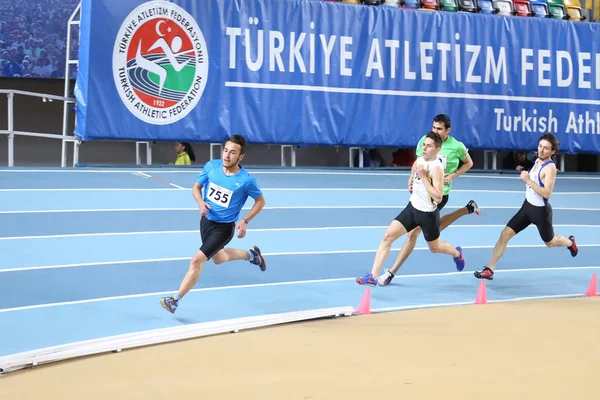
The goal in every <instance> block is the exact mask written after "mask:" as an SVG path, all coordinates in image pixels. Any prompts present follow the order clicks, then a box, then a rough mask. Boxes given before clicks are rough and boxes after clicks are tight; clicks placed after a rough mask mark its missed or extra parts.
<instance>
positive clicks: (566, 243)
mask: <svg viewBox="0 0 600 400" xmlns="http://www.w3.org/2000/svg"><path fill="white" fill-rule="evenodd" d="M544 243H546V246H548V247H571V246H573V241H572V240H569V239H567V238H566V237H564V236H560V235H556V236H554V237H553V238H552V240H551V241H549V242H544Z"/></svg>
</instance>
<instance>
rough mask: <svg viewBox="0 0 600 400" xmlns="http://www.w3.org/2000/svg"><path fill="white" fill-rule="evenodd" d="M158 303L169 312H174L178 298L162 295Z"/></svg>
mask: <svg viewBox="0 0 600 400" xmlns="http://www.w3.org/2000/svg"><path fill="white" fill-rule="evenodd" d="M160 305H161V306H163V308H164V309H165V310H167V311H168V312H170V313H171V314H175V310H177V306H178V305H179V300H177V299H176V298H175V297H164V298H162V299H160Z"/></svg>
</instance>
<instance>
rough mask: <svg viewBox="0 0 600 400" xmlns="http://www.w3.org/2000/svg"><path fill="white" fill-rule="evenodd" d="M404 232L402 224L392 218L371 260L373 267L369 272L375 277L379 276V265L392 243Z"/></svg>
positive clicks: (387, 253) (388, 253)
mask: <svg viewBox="0 0 600 400" xmlns="http://www.w3.org/2000/svg"><path fill="white" fill-rule="evenodd" d="M405 233H406V229H405V228H404V225H402V224H401V223H400V222H398V221H397V220H393V221H392V223H391V224H390V226H389V227H388V228H387V230H386V231H385V233H384V234H383V239H382V240H381V243H379V248H378V249H377V254H375V260H374V261H373V268H372V269H371V274H372V275H373V277H374V278H375V279H377V277H378V276H379V271H381V267H382V266H383V263H384V262H385V260H387V258H388V256H389V255H390V249H391V248H392V243H394V242H395V241H396V240H397V239H398V238H399V237H400V236H402V235H404V234H405Z"/></svg>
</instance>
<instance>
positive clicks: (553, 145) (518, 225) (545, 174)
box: [475, 133, 579, 280]
mask: <svg viewBox="0 0 600 400" xmlns="http://www.w3.org/2000/svg"><path fill="white" fill-rule="evenodd" d="M558 146H559V143H558V139H556V136H554V135H553V134H551V133H547V134H545V135H543V136H542V137H540V139H539V140H538V159H537V160H536V161H535V164H534V165H533V168H531V171H529V172H527V171H522V172H521V179H522V180H523V181H524V182H525V184H526V185H527V186H526V189H525V201H523V205H522V206H521V208H520V209H519V211H518V212H517V213H516V214H515V215H514V216H513V217H512V218H511V220H510V221H508V223H507V224H506V227H505V228H504V230H503V231H502V234H501V235H500V239H498V242H497V243H496V246H495V247H494V250H493V252H492V257H491V259H490V263H489V264H488V265H487V266H486V267H484V268H483V270H481V271H475V277H476V278H479V279H489V280H492V279H494V270H495V269H496V264H497V263H498V261H499V260H500V257H502V255H503V254H504V251H505V250H506V246H507V244H508V242H509V241H510V239H512V238H513V237H515V235H517V234H518V233H519V232H521V231H522V230H524V229H525V228H527V227H528V226H529V225H531V224H534V225H535V226H536V227H537V229H538V232H539V234H540V237H541V238H542V240H543V241H544V243H546V246H548V247H558V246H562V247H567V248H568V249H569V251H570V253H571V256H572V257H575V256H576V255H577V253H578V252H579V250H578V249H577V243H575V237H574V236H572V235H571V236H569V238H568V239H567V238H565V237H564V236H560V235H554V227H553V226H552V206H551V205H550V203H549V202H548V200H549V199H550V196H552V191H553V190H554V183H555V181H556V172H557V171H556V164H554V161H552V156H553V155H554V154H556V152H557V151H558Z"/></svg>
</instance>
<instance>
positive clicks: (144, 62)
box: [113, 1, 208, 125]
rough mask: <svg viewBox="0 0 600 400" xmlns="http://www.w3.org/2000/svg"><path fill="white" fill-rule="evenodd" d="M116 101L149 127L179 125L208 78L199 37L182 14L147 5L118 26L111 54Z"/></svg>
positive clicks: (156, 4)
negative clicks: (120, 102) (119, 97)
mask: <svg viewBox="0 0 600 400" xmlns="http://www.w3.org/2000/svg"><path fill="white" fill-rule="evenodd" d="M113 75H114V79H115V84H116V85H117V90H118V92H119V95H120V96H121V100H123V103H124V104H125V105H126V106H127V108H128V109H129V111H131V113H133V115H135V116H136V117H137V118H139V119H141V120H143V121H145V122H147V123H150V124H154V125H166V124H171V123H173V122H176V121H179V120H180V119H182V118H184V117H185V116H186V115H187V114H189V113H190V111H192V110H193V109H194V107H196V105H197V104H198V101H199V100H200V98H201V97H202V93H203V92H204V88H205V86H206V79H207V76H208V53H207V51H206V42H205V41H204V36H203V35H202V31H201V30H200V28H199V27H198V24H197V23H196V21H195V20H194V18H193V17H192V16H191V15H189V14H188V13H187V12H186V11H185V10H184V9H182V8H181V7H179V6H177V5H176V4H173V3H169V2H167V1H150V2H147V3H144V4H142V5H141V6H139V7H137V8H136V9H135V10H133V11H132V12H131V13H130V14H129V15H128V16H127V18H126V19H125V21H123V24H122V25H121V29H120V30H119V33H118V36H117V39H116V41H115V47H114V50H113Z"/></svg>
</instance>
